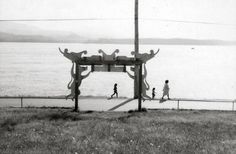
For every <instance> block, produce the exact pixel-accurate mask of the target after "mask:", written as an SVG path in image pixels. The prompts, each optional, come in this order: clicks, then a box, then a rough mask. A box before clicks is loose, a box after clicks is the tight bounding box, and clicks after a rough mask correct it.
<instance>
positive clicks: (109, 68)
mask: <svg viewBox="0 0 236 154" xmlns="http://www.w3.org/2000/svg"><path fill="white" fill-rule="evenodd" d="M107 71H108V72H111V65H110V64H108V67H107Z"/></svg>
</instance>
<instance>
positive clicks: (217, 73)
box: [0, 43, 236, 106]
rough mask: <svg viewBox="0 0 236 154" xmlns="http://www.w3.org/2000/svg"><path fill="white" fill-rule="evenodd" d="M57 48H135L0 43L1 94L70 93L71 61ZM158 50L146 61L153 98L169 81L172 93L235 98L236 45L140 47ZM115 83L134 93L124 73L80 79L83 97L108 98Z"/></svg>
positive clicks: (126, 92) (124, 93)
mask: <svg viewBox="0 0 236 154" xmlns="http://www.w3.org/2000/svg"><path fill="white" fill-rule="evenodd" d="M58 47H61V48H62V49H64V48H68V49H69V50H70V51H74V52H79V51H82V50H87V51H88V56H89V55H93V54H98V53H97V51H98V49H103V50H104V51H106V52H107V53H111V52H113V51H114V50H115V49H120V53H119V55H126V56H128V55H130V51H132V50H133V48H134V47H133V45H118V44H116V45H113V44H63V43H60V44H57V43H0V95H1V96H3V95H8V96H18V95H31V96H58V95H67V94H69V93H70V91H69V90H67V88H66V86H67V83H68V82H69V81H70V68H71V65H72V63H71V62H70V61H69V60H68V59H66V58H65V57H64V56H63V55H62V54H61V53H60V52H59V51H58ZM158 48H160V52H159V53H158V54H157V55H156V57H155V58H154V59H151V60H150V61H148V62H147V70H148V76H147V81H148V83H149V84H150V86H151V88H152V87H156V92H157V97H161V95H162V88H163V84H164V81H165V80H166V79H168V80H169V81H170V83H169V86H170V88H171V89H170V96H171V97H177V98H178V97H180V98H195V99H217V98H220V99H235V98H236V60H235V59H236V53H235V52H236V46H181V45H178V46H172V45H171V46H167V45H140V52H148V51H149V50H150V49H155V50H157V49H158ZM115 82H116V83H118V91H119V95H120V96H124V97H132V95H133V81H132V79H130V78H129V77H128V75H127V74H125V73H98V72H97V73H96V72H95V73H92V74H91V75H90V76H89V77H88V78H86V79H85V80H84V81H83V82H82V85H81V87H80V89H81V92H82V94H81V95H83V96H88V95H92V96H109V95H110V94H111V93H112V91H113V84H114V83H115ZM148 94H150V95H151V90H150V91H148ZM0 101H1V100H0ZM131 104H132V103H131ZM147 104H148V103H147ZM216 105H217V104H216ZM195 106H199V105H198V104H195Z"/></svg>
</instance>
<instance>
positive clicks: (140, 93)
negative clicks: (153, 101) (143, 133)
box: [138, 64, 142, 111]
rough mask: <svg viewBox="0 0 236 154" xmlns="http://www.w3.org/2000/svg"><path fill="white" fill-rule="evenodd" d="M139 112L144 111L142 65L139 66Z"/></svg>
mask: <svg viewBox="0 0 236 154" xmlns="http://www.w3.org/2000/svg"><path fill="white" fill-rule="evenodd" d="M138 87H139V89H138V93H139V94H138V111H141V110H142V64H140V65H139V86H138Z"/></svg>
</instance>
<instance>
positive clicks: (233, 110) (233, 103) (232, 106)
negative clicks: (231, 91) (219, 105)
mask: <svg viewBox="0 0 236 154" xmlns="http://www.w3.org/2000/svg"><path fill="white" fill-rule="evenodd" d="M232 103H233V104H232V111H234V101H233V102H232Z"/></svg>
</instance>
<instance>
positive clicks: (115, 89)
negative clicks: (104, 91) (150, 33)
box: [111, 83, 118, 98]
mask: <svg viewBox="0 0 236 154" xmlns="http://www.w3.org/2000/svg"><path fill="white" fill-rule="evenodd" d="M113 91H114V93H113V94H112V95H111V98H113V96H114V95H115V94H116V97H118V92H117V83H115V84H114V88H113Z"/></svg>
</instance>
